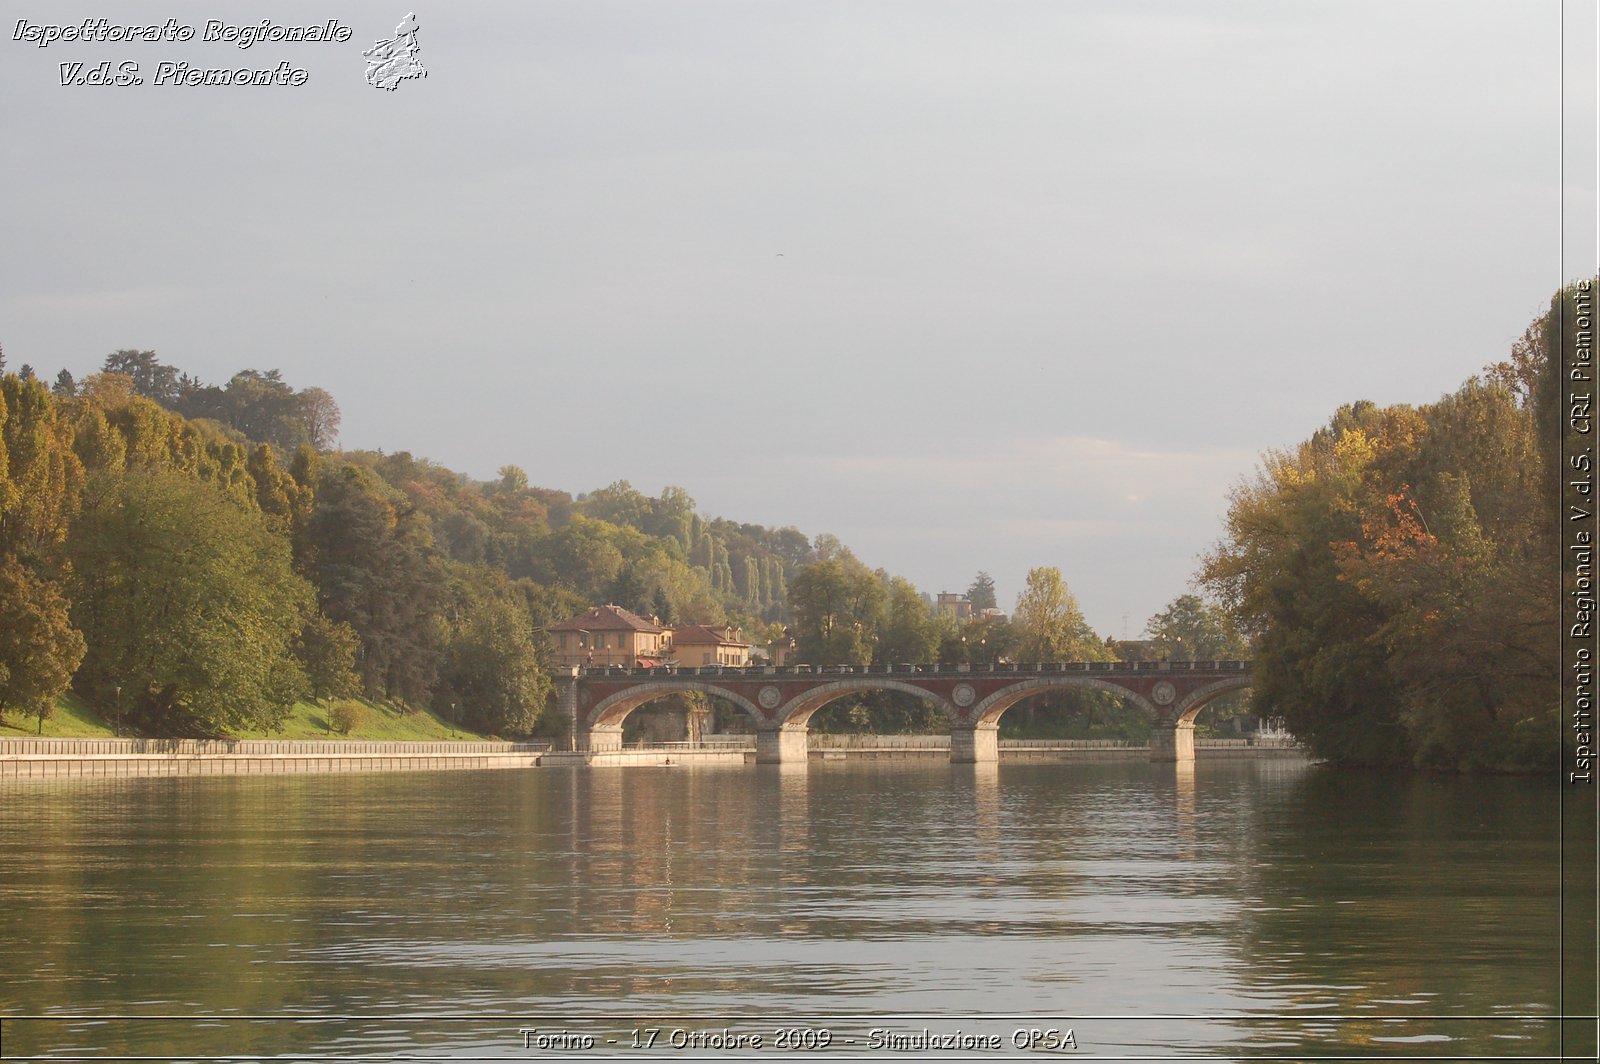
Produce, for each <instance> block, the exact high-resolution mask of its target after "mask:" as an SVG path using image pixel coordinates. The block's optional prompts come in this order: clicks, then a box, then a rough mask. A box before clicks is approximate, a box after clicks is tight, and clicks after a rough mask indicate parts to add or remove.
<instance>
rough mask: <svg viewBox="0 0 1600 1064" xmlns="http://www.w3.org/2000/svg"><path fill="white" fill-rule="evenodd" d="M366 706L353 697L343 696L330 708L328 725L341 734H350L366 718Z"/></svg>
mask: <svg viewBox="0 0 1600 1064" xmlns="http://www.w3.org/2000/svg"><path fill="white" fill-rule="evenodd" d="M366 717H367V711H366V707H364V706H362V704H361V703H360V702H357V701H355V700H354V699H351V698H342V699H340V700H339V701H337V702H335V703H334V704H333V706H332V708H330V709H329V710H328V725H329V727H331V728H332V729H333V730H334V731H336V732H338V733H339V734H340V735H349V734H350V733H351V732H353V731H355V730H356V729H357V728H359V727H360V726H361V724H362V722H363V721H364V720H366Z"/></svg>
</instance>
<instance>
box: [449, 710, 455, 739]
mask: <svg viewBox="0 0 1600 1064" xmlns="http://www.w3.org/2000/svg"><path fill="white" fill-rule="evenodd" d="M455 737H456V704H455V703H454V702H451V703H450V738H452V739H454V738H455Z"/></svg>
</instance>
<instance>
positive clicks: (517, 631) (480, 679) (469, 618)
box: [434, 593, 554, 735]
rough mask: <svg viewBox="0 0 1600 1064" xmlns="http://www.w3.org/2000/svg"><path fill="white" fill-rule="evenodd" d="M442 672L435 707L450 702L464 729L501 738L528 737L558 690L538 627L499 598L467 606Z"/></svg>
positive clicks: (476, 597)
mask: <svg viewBox="0 0 1600 1064" xmlns="http://www.w3.org/2000/svg"><path fill="white" fill-rule="evenodd" d="M459 616H460V620H459V622H458V623H457V624H456V625H455V626H454V628H453V631H452V633H451V636H450V639H449V643H448V646H447V648H446V651H445V657H444V663H443V666H442V668H441V669H440V672H439V686H438V689H437V690H436V692H435V694H434V705H435V707H439V706H440V705H442V704H444V703H446V702H451V703H455V704H456V706H457V707H458V708H459V714H460V720H461V722H462V723H463V724H465V725H467V726H468V727H471V728H473V729H474V730H477V731H482V732H488V733H491V734H496V735H507V734H511V735H526V734H528V733H530V732H531V731H532V730H533V727H534V725H535V724H537V723H538V721H539V717H540V715H541V714H542V713H543V711H544V707H545V705H546V703H548V702H549V700H550V696H551V694H552V693H553V691H554V686H553V684H552V683H551V681H550V677H549V675H548V674H547V673H546V671H545V669H544V666H543V661H542V660H541V657H540V655H539V651H538V648H537V646H536V644H535V642H534V633H533V625H532V624H531V623H530V621H529V619H528V616H527V614H525V613H523V612H522V611H520V610H519V609H517V607H516V606H515V604H514V603H513V602H511V601H510V600H509V599H507V598H505V597H502V595H501V594H499V593H495V594H491V595H489V596H486V597H485V596H481V594H480V595H472V596H469V597H468V599H467V601H465V602H463V603H462V605H461V609H460V612H459Z"/></svg>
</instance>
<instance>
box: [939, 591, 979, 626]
mask: <svg viewBox="0 0 1600 1064" xmlns="http://www.w3.org/2000/svg"><path fill="white" fill-rule="evenodd" d="M934 609H935V610H937V611H938V612H939V613H944V614H948V615H949V616H951V617H954V618H955V619H956V620H958V621H964V620H966V619H967V618H968V617H971V616H972V600H971V599H969V598H967V596H965V595H958V594H956V593H955V592H954V591H941V592H939V601H938V602H937V603H935V605H934Z"/></svg>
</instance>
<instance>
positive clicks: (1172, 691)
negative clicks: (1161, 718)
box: [1150, 680, 1178, 706]
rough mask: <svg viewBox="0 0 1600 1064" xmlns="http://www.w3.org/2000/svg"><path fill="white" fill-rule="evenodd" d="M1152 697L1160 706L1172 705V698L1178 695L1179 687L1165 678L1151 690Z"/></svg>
mask: <svg viewBox="0 0 1600 1064" xmlns="http://www.w3.org/2000/svg"><path fill="white" fill-rule="evenodd" d="M1150 697H1151V698H1153V699H1155V701H1156V705H1158V706H1170V705H1172V700H1173V699H1174V698H1177V697H1178V689H1177V688H1176V687H1174V686H1172V685H1171V684H1170V683H1168V682H1167V681H1165V680H1162V681H1161V682H1160V683H1158V684H1156V685H1155V687H1154V688H1152V689H1151V691H1150Z"/></svg>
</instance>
